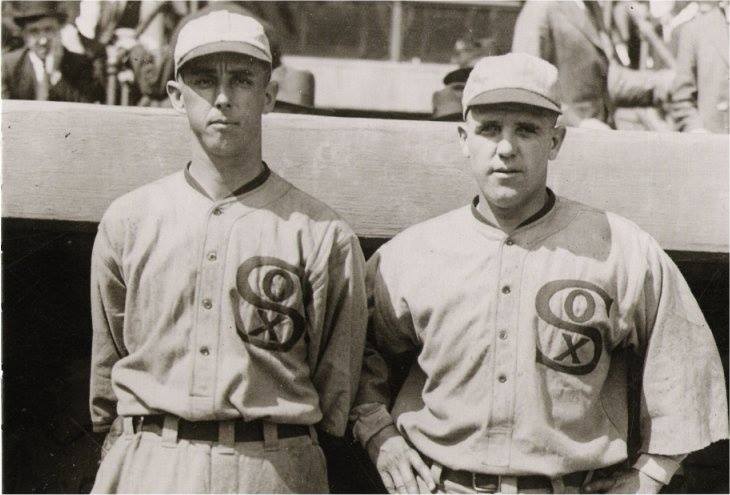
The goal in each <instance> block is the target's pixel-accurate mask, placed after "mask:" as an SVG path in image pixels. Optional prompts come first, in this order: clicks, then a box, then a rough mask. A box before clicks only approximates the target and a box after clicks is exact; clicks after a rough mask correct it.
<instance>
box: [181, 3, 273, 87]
mask: <svg viewBox="0 0 730 495" xmlns="http://www.w3.org/2000/svg"><path fill="white" fill-rule="evenodd" d="M219 52H233V53H240V54H243V55H248V56H250V57H253V58H256V59H259V60H263V61H264V62H267V63H269V64H271V48H270V47H269V39H268V38H267V37H266V33H265V32H264V27H263V26H262V25H261V23H260V22H258V21H257V20H256V19H254V18H253V17H249V16H247V15H244V14H242V13H239V12H235V11H232V10H224V9H221V10H213V11H211V12H209V13H207V14H205V15H203V16H200V17H193V18H191V19H190V20H189V21H187V23H185V25H184V26H183V27H182V28H181V29H180V31H179V32H178V35H177V42H176V43H175V52H174V55H173V57H174V59H175V73H176V74H177V72H178V71H179V70H180V67H182V65H183V64H184V63H185V62H187V61H189V60H192V59H194V58H196V57H200V56H202V55H209V54H211V53H219Z"/></svg>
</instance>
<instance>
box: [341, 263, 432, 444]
mask: <svg viewBox="0 0 730 495" xmlns="http://www.w3.org/2000/svg"><path fill="white" fill-rule="evenodd" d="M382 258H383V253H382V252H381V251H379V252H376V253H375V254H374V255H373V256H372V257H371V258H370V260H369V261H368V264H367V275H366V287H367V295H368V299H367V300H368V331H367V339H366V343H365V356H364V359H363V368H362V376H361V378H360V387H359V389H358V393H357V397H356V400H355V407H354V408H353V410H352V413H351V415H350V419H351V421H352V423H353V434H354V436H355V437H356V438H357V439H358V440H359V441H360V443H361V444H362V445H363V446H366V445H367V443H368V441H369V440H370V439H371V438H372V437H373V435H375V434H376V433H378V432H379V431H380V430H382V429H383V428H385V427H387V426H389V425H392V424H393V419H392V417H391V415H390V413H389V412H388V408H389V406H390V403H391V390H390V386H389V368H388V365H387V362H386V358H389V357H394V356H397V355H399V354H402V353H404V352H407V351H410V350H413V349H414V348H416V347H417V345H418V338H417V335H416V332H415V329H414V327H413V323H412V319H411V315H410V312H409V310H408V305H407V303H406V302H405V301H404V300H402V299H401V298H400V297H399V296H398V295H397V293H398V289H397V287H396V279H397V275H396V274H393V275H389V274H386V271H387V270H385V269H384V267H383V264H382ZM396 264H397V262H396ZM389 280H390V281H391V282H389Z"/></svg>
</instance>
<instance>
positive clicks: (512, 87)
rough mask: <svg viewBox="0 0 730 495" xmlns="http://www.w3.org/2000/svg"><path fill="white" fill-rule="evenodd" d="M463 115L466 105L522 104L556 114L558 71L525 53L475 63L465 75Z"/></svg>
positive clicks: (558, 100) (558, 103)
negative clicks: (466, 75)
mask: <svg viewBox="0 0 730 495" xmlns="http://www.w3.org/2000/svg"><path fill="white" fill-rule="evenodd" d="M461 101H462V107H463V116H464V118H466V112H467V110H468V109H469V107H470V106H475V105H490V104H496V103H522V104H525V105H531V106H535V107H541V108H546V109H548V110H552V111H553V112H557V113H561V112H560V96H559V93H558V69H556V68H555V66H554V65H552V64H551V63H550V62H547V61H545V60H542V59H541V58H538V57H534V56H532V55H528V54H526V53H508V54H506V55H500V56H496V57H484V58H482V59H481V60H479V61H478V62H477V63H476V64H475V65H474V68H473V69H472V71H471V73H470V74H469V79H467V81H466V86H465V87H464V95H463V97H462V100H461Z"/></svg>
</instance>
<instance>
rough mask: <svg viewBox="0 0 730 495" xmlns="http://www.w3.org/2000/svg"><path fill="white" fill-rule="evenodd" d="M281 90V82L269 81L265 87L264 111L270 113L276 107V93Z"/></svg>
mask: <svg viewBox="0 0 730 495" xmlns="http://www.w3.org/2000/svg"><path fill="white" fill-rule="evenodd" d="M278 92H279V83H278V82H276V81H273V80H271V81H269V83H268V84H267V85H266V89H264V98H265V100H264V110H263V112H262V113H269V112H271V111H272V110H273V109H274V105H275V104H276V95H277V93H278Z"/></svg>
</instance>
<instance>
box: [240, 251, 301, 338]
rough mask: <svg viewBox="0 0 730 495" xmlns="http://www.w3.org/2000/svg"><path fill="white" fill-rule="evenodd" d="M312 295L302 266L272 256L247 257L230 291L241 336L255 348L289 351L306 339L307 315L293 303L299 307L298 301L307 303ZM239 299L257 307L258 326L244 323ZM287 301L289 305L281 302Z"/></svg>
mask: <svg viewBox="0 0 730 495" xmlns="http://www.w3.org/2000/svg"><path fill="white" fill-rule="evenodd" d="M252 282H253V284H252ZM310 294H311V288H310V285H309V282H308V280H307V278H306V276H305V274H304V269H302V268H301V267H297V266H294V265H292V264H290V263H287V262H286V261H283V260H281V259H279V258H274V257H271V256H254V257H252V258H249V259H247V260H246V261H244V262H243V263H241V265H240V266H239V267H238V270H237V272H236V287H235V288H233V289H231V290H230V297H231V301H232V303H233V308H234V310H233V314H234V318H235V321H236V331H237V332H238V335H239V336H240V337H241V339H242V340H243V341H244V342H247V343H249V344H252V345H254V346H256V347H261V348H263V349H268V350H271V351H283V352H286V351H289V350H290V349H291V348H292V347H294V345H295V344H296V343H297V342H298V341H299V339H301V338H302V336H304V337H305V338H306V334H305V329H306V320H305V318H304V315H302V314H301V313H300V312H299V311H298V309H297V308H295V307H292V306H293V305H297V306H298V304H296V303H298V302H299V301H301V302H302V303H303V306H306V304H307V301H308V298H309V296H310ZM292 296H295V297H292ZM297 296H299V297H297ZM239 298H240V299H243V300H244V301H246V302H247V303H249V304H250V305H251V306H252V307H254V308H255V313H256V315H257V317H258V320H259V321H260V324H259V325H246V324H245V323H244V322H243V319H242V317H241V314H240V313H241V312H240V309H239V307H238V303H239V300H240V299H239ZM285 302H286V303H288V304H282V303H285ZM267 311H272V312H274V313H275V316H273V317H269V315H268V313H267ZM287 320H288V322H287ZM287 323H289V324H287Z"/></svg>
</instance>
